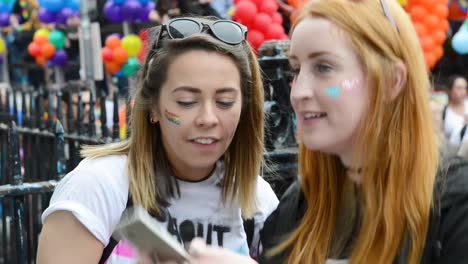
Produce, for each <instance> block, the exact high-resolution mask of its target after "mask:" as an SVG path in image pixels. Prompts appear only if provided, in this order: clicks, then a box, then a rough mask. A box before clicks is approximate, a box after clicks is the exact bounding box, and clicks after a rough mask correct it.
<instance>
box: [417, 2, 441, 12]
mask: <svg viewBox="0 0 468 264" xmlns="http://www.w3.org/2000/svg"><path fill="white" fill-rule="evenodd" d="M438 2H439V0H424V1H420V3H421V5H422V6H424V7H425V8H426V9H427V10H432V8H434V6H435V5H436V4H437V3H438Z"/></svg>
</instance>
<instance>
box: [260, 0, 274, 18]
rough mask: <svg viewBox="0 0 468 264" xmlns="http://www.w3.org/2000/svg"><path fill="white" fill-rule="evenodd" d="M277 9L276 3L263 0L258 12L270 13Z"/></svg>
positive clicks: (270, 0)
mask: <svg viewBox="0 0 468 264" xmlns="http://www.w3.org/2000/svg"><path fill="white" fill-rule="evenodd" d="M277 10H278V4H276V2H275V1H272V0H264V1H263V4H262V6H261V7H260V12H262V13H267V14H269V15H272V14H273V13H275V12H276V11H277Z"/></svg>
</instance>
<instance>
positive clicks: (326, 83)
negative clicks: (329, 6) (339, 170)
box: [290, 17, 368, 163]
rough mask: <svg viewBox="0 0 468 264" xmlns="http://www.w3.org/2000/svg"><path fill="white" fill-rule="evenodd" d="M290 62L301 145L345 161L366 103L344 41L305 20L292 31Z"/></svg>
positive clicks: (320, 21) (320, 22) (330, 27)
mask: <svg viewBox="0 0 468 264" xmlns="http://www.w3.org/2000/svg"><path fill="white" fill-rule="evenodd" d="M311 36H320V37H315V38H313V39H311ZM290 61H291V66H292V68H293V69H294V70H295V71H296V73H297V75H296V77H295V80H294V84H293V87H292V91H291V103H292V105H293V108H294V111H295V113H296V116H297V120H298V122H299V126H300V128H301V133H302V141H303V143H304V144H305V145H306V147H307V148H309V149H311V150H316V151H323V152H327V153H333V154H337V155H339V156H341V157H342V159H343V158H345V156H348V157H349V156H350V155H352V154H351V153H352V151H353V142H354V141H355V139H356V131H357V129H358V126H359V123H360V121H361V119H362V117H363V115H364V112H365V111H366V109H367V101H368V88H367V84H366V83H367V82H366V79H365V76H364V70H363V66H362V65H361V63H360V62H359V59H358V57H357V55H356V53H355V52H354V50H353V48H352V45H351V42H350V40H349V39H348V38H347V36H346V34H345V32H343V31H342V30H341V29H340V28H339V27H337V26H336V25H335V24H333V23H331V22H330V21H328V20H326V19H324V18H315V17H308V18H305V19H304V20H303V21H301V22H300V23H299V24H298V25H297V26H296V28H295V29H294V32H293V35H292V38H291V50H290ZM344 162H345V161H344ZM345 163H347V162H345Z"/></svg>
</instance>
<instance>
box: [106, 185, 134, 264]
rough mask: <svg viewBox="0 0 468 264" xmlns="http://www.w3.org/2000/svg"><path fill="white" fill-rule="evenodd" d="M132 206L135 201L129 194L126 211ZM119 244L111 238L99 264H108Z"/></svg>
mask: <svg viewBox="0 0 468 264" xmlns="http://www.w3.org/2000/svg"><path fill="white" fill-rule="evenodd" d="M132 205H133V200H132V198H131V197H130V194H129V195H128V199H127V205H126V206H125V209H127V208H129V207H130V206H132ZM118 243H119V241H117V240H115V239H114V238H113V237H110V239H109V244H107V246H106V247H105V248H104V250H103V251H102V256H101V259H100V260H99V264H104V263H106V261H107V259H108V258H109V257H110V255H111V254H112V251H114V248H115V246H117V244H118Z"/></svg>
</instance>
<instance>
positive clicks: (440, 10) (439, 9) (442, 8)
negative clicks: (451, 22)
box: [433, 3, 449, 19]
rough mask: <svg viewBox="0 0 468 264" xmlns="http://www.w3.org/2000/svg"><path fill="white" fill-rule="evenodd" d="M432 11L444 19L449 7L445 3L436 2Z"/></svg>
mask: <svg viewBox="0 0 468 264" xmlns="http://www.w3.org/2000/svg"><path fill="white" fill-rule="evenodd" d="M433 13H434V14H435V15H436V16H438V17H439V18H442V19H445V18H447V16H448V14H449V9H448V7H447V5H446V4H440V3H439V4H437V5H436V6H435V7H434V10H433Z"/></svg>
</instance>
